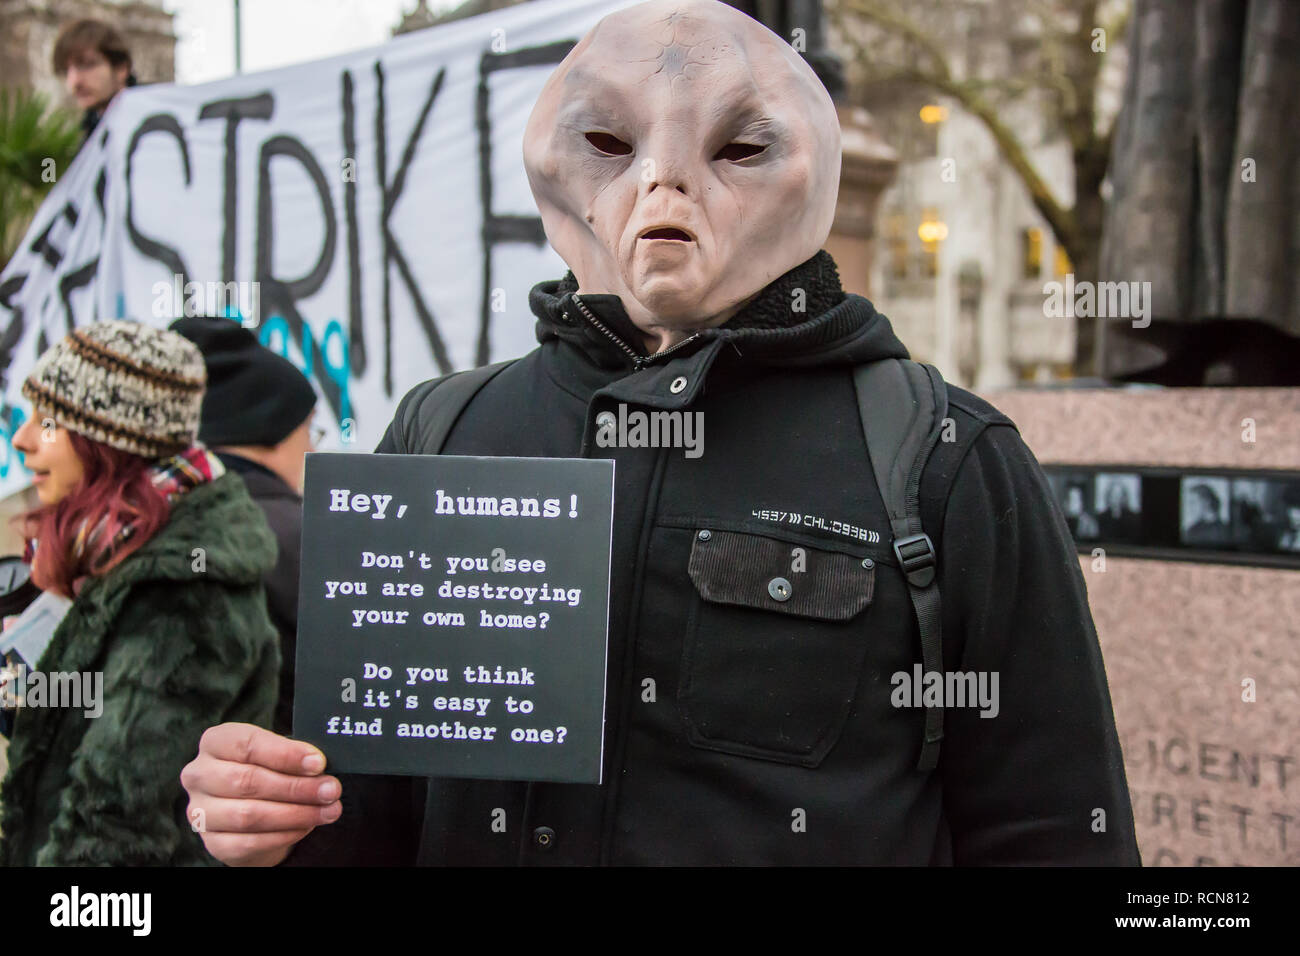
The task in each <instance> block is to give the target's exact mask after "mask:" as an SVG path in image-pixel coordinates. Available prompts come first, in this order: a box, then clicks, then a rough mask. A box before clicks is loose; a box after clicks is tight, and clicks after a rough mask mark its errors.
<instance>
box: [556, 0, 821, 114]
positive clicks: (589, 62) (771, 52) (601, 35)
mask: <svg viewBox="0 0 1300 956" xmlns="http://www.w3.org/2000/svg"><path fill="white" fill-rule="evenodd" d="M800 67H803V70H802V71H801V70H800ZM805 74H806V75H805ZM758 78H761V82H760V81H759V79H758ZM809 78H812V79H813V81H814V82H816V80H815V77H812V74H811V70H808V69H807V67H806V66H805V65H804V64H803V63H802V61H801V60H799V58H798V57H797V55H796V54H794V53H793V52H792V51H791V50H789V48H788V47H787V46H786V44H784V43H783V42H781V41H780V39H779V38H778V37H775V36H774V35H772V34H771V33H770V31H768V30H767V29H766V28H765V27H763V26H762V25H761V24H759V23H757V22H756V21H754V20H752V19H750V18H749V17H747V16H746V15H744V14H742V13H740V12H739V11H738V10H736V9H734V8H733V7H730V6H727V5H725V4H721V3H717V2H709V3H700V2H698V0H685V2H681V0H656V2H651V3H645V4H641V5H638V6H635V7H631V8H629V9H627V10H623V11H620V12H618V13H614V14H611V15H610V16H608V17H606V18H605V19H604V20H602V21H601V23H600V24H598V25H597V27H596V28H595V29H594V30H592V32H591V33H590V34H588V36H587V37H586V38H585V39H584V42H583V43H581V44H579V47H578V48H577V49H575V50H574V56H573V58H572V59H571V61H570V64H569V69H568V71H567V72H566V74H565V76H564V82H563V84H562V86H561V88H560V89H559V90H557V91H556V93H557V94H558V95H559V96H560V97H561V98H562V99H569V98H574V97H577V98H581V97H586V96H589V95H592V94H595V93H597V92H599V93H600V94H602V95H606V96H615V97H617V96H619V95H625V96H626V95H633V94H635V93H636V91H637V89H638V88H641V87H643V86H644V85H645V84H648V83H650V84H652V83H656V82H659V83H665V82H666V83H667V84H668V85H669V86H670V87H673V86H694V85H697V84H698V85H699V86H709V87H712V88H714V91H715V92H725V91H726V90H727V89H731V90H732V92H733V93H734V92H735V91H736V90H737V88H743V92H744V93H746V94H749V95H753V94H760V95H761V94H763V93H771V92H775V91H776V90H778V89H783V88H786V87H793V88H796V89H797V88H803V87H806V86H807V83H808V80H809ZM677 92H682V90H680V89H679V90H677ZM733 98H734V97H733Z"/></svg>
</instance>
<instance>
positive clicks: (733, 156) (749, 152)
mask: <svg viewBox="0 0 1300 956" xmlns="http://www.w3.org/2000/svg"><path fill="white" fill-rule="evenodd" d="M765 149H767V147H766V146H759V145H757V144H755V143H728V144H727V145H726V146H724V147H722V149H720V150H718V155H716V156H714V157H713V158H714V159H729V160H731V161H732V162H733V163H734V162H738V161H739V160H742V159H749V157H751V156H757V155H758V154H759V153H761V152H762V151H763V150H765Z"/></svg>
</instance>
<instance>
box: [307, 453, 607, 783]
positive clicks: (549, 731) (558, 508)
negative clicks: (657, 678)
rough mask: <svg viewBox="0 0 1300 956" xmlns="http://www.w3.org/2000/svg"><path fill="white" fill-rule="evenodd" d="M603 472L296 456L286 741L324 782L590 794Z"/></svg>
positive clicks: (598, 674) (528, 461)
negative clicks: (464, 784)
mask: <svg viewBox="0 0 1300 956" xmlns="http://www.w3.org/2000/svg"><path fill="white" fill-rule="evenodd" d="M613 486H614V463H613V462H611V461H605V460H585V459H579V460H569V459H544V458H457V457H450V456H440V455H439V456H422V455H354V454H312V455H308V456H307V475H306V491H305V494H304V499H303V532H302V576H301V579H300V588H299V605H298V608H299V609H298V660H297V671H296V674H297V676H296V681H297V683H296V689H295V696H294V721H293V725H294V736H295V737H297V738H299V739H301V740H306V741H309V742H310V743H312V744H315V745H316V746H318V747H320V749H321V750H322V751H323V752H324V753H325V756H326V758H327V759H328V761H329V768H330V770H331V771H333V772H341V773H389V774H415V775H420V776H444V777H482V778H490V779H500V780H551V781H561V782H567V783H600V782H601V763H602V761H601V752H602V748H603V745H604V709H605V657H606V650H607V644H606V642H607V624H608V620H609V554H610V535H611V532H612V515H613V493H614V490H613Z"/></svg>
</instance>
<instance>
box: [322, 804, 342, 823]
mask: <svg viewBox="0 0 1300 956" xmlns="http://www.w3.org/2000/svg"><path fill="white" fill-rule="evenodd" d="M342 812H343V807H342V805H341V804H338V803H331V804H330V805H329V806H328V807H321V809H320V818H321V819H322V820H324V821H325V822H326V823H333V822H334V821H335V820H337V819H338V818H339V814H341V813H342Z"/></svg>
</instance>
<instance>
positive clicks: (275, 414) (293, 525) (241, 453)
mask: <svg viewBox="0 0 1300 956" xmlns="http://www.w3.org/2000/svg"><path fill="white" fill-rule="evenodd" d="M171 329H172V331H174V332H179V333H180V334H181V335H183V336H185V337H186V338H187V339H189V340H190V341H191V342H193V343H194V344H195V345H197V346H198V347H199V351H200V352H202V353H203V361H204V363H205V364H206V365H207V369H208V390H207V393H206V394H205V395H204V398H203V409H202V412H201V413H200V423H199V439H200V441H202V442H203V443H204V444H206V445H207V446H208V447H209V448H211V449H212V450H213V451H215V452H216V453H217V457H219V458H220V459H221V461H222V463H223V464H225V466H226V468H227V469H228V470H230V471H233V472H235V473H236V474H238V475H239V476H240V477H241V478H243V479H244V484H245V485H247V486H248V493H249V494H250V495H252V497H253V500H254V501H256V502H257V504H258V505H259V506H260V507H261V508H262V510H263V511H264V512H265V513H266V521H267V524H269V525H270V526H271V530H272V531H273V532H274V533H275V538H276V542H277V543H278V544H279V555H278V557H277V559H276V563H275V567H274V568H272V569H271V571H270V572H268V574H267V575H266V577H265V579H264V581H263V584H264V585H265V587H266V600H267V610H268V611H269V612H270V614H271V621H272V622H273V623H274V624H275V626H276V629H277V630H278V631H279V632H280V659H281V662H282V663H281V670H280V701H279V703H278V704H277V705H276V709H275V720H274V723H273V729H274V730H275V732H276V733H279V734H285V735H288V734H289V733H290V729H291V727H292V725H293V671H294V651H295V646H296V638H297V634H298V566H299V562H300V558H301V547H302V546H301V537H302V477H303V467H304V456H305V455H306V454H307V452H309V451H312V450H313V448H314V445H315V437H314V436H313V434H312V414H313V412H314V410H315V407H316V392H315V390H314V389H313V388H312V387H311V383H310V382H309V381H307V378H306V376H304V375H303V374H302V372H300V371H298V369H297V368H296V367H295V366H294V364H293V363H292V362H290V361H289V360H288V359H286V358H283V357H282V356H279V355H277V354H275V353H274V352H272V351H271V350H270V349H268V348H265V347H263V346H262V345H261V343H259V342H258V340H257V336H255V335H254V334H253V333H252V332H250V331H249V330H248V329H246V328H244V327H243V326H242V325H241V324H240V323H239V322H238V321H237V320H235V319H228V318H209V317H195V318H185V319H178V320H176V321H175V322H173V323H172V325H171Z"/></svg>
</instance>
